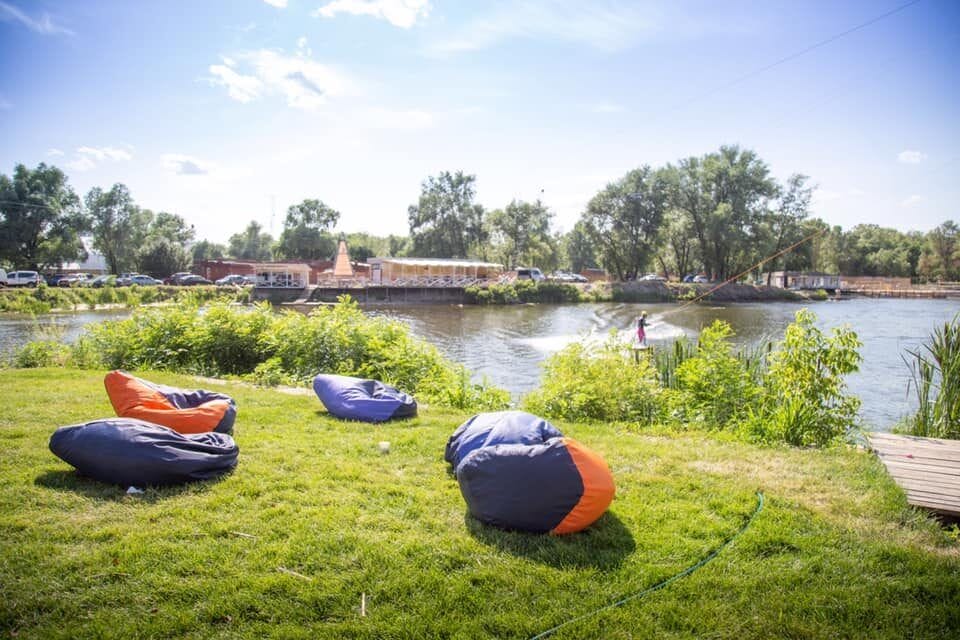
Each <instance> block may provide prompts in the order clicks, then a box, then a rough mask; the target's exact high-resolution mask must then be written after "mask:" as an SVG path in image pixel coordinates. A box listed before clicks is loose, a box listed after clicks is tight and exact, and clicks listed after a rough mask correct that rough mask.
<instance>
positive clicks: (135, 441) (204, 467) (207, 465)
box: [50, 418, 240, 487]
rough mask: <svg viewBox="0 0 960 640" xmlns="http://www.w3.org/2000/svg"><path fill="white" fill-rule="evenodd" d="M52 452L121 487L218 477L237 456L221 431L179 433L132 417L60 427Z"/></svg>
mask: <svg viewBox="0 0 960 640" xmlns="http://www.w3.org/2000/svg"><path fill="white" fill-rule="evenodd" d="M50 450H51V451H52V452H53V453H54V455H56V456H57V457H58V458H60V459H61V460H63V461H64V462H66V463H67V464H70V465H73V466H74V467H76V469H77V472H78V473H80V475H84V476H88V477H90V478H93V479H95V480H100V481H101V482H109V483H111V484H119V485H122V486H125V487H127V486H135V487H144V486H147V485H166V484H181V483H184V482H190V481H192V480H208V479H210V478H216V477H218V476H221V475H223V474H224V473H227V472H228V471H230V470H232V469H233V468H234V467H236V466H237V455H238V454H239V452H240V449H239V448H238V447H237V444H236V443H235V442H234V441H233V438H231V437H230V436H228V435H226V434H224V433H215V432H212V431H210V432H207V433H199V434H182V433H178V432H176V431H174V430H173V429H170V428H168V427H164V426H161V425H158V424H151V423H149V422H144V421H143V420H137V419H135V418H115V419H105V420H95V421H93V422H87V423H86V424H77V425H73V426H69V427H61V428H59V429H57V430H56V431H55V432H54V433H53V435H52V436H51V437H50Z"/></svg>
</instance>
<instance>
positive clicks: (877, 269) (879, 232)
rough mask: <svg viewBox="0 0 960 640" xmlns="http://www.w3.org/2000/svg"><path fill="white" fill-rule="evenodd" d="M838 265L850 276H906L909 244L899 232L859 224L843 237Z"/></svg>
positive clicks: (907, 274) (907, 272)
mask: <svg viewBox="0 0 960 640" xmlns="http://www.w3.org/2000/svg"><path fill="white" fill-rule="evenodd" d="M838 266H839V267H840V272H841V273H844V274H846V275H850V276H887V277H907V276H909V275H910V243H909V241H908V239H907V238H906V236H905V235H904V234H903V233H901V232H900V231H897V230H896V229H889V228H883V227H880V226H879V225H875V224H859V225H857V226H855V227H854V228H853V229H851V230H850V231H848V232H846V233H844V234H843V238H842V242H841V250H840V259H839V265H838Z"/></svg>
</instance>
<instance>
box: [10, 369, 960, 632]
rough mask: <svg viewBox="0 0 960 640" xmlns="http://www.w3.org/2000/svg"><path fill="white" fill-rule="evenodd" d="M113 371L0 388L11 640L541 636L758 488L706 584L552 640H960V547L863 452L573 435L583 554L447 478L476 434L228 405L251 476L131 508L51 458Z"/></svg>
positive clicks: (686, 548)
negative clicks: (481, 517)
mask: <svg viewBox="0 0 960 640" xmlns="http://www.w3.org/2000/svg"><path fill="white" fill-rule="evenodd" d="M103 373H104V372H103V371H80V370H60V369H46V370H30V371H24V370H21V371H13V370H6V371H0V381H2V385H3V388H4V389H5V390H6V391H7V394H6V396H7V400H6V401H5V402H6V409H7V410H5V411H4V412H3V413H2V415H0V437H2V438H3V441H4V443H5V444H4V446H3V448H0V460H2V464H0V480H2V482H0V522H2V523H3V524H2V526H0V553H2V557H4V558H5V559H6V561H5V562H4V563H3V564H2V566H0V584H2V585H3V587H2V589H3V592H4V597H3V598H2V599H0V627H2V628H3V629H4V631H5V632H6V633H7V634H12V635H16V636H17V637H18V638H55V637H68V636H69V637H92V636H97V637H113V638H123V637H133V636H151V637H174V636H183V635H196V636H202V637H208V636H229V637H234V638H260V637H265V636H270V635H273V636H278V635H279V636H296V637H310V638H341V637H369V638H382V637H397V638H403V637H411V638H413V637H417V638H419V637H443V636H460V637H471V638H473V637H530V636H532V635H535V634H537V633H539V632H542V631H544V630H545V629H547V628H550V627H552V626H554V625H556V624H559V623H561V622H563V621H566V620H568V619H570V618H573V617H576V616H579V615H583V614H587V613H589V612H591V611H593V610H595V609H597V608H600V607H602V606H604V605H606V604H608V603H611V602H614V601H617V600H619V599H621V598H623V597H624V596H626V595H629V594H633V593H636V592H639V591H640V590H642V589H644V588H647V587H650V586H652V585H654V584H656V583H657V582H659V581H661V580H663V579H665V578H667V577H669V576H671V575H674V574H676V573H678V572H679V571H681V570H683V569H684V568H686V567H688V566H690V565H691V564H693V563H694V562H696V561H697V560H699V559H701V558H703V557H704V556H705V555H706V554H707V553H709V552H710V551H711V550H713V549H715V548H717V547H718V546H719V545H720V544H721V543H722V542H723V541H724V540H725V539H726V538H727V537H728V536H730V535H731V534H732V533H733V532H735V531H736V530H737V529H738V528H739V527H741V526H742V525H743V523H744V522H745V521H746V518H747V517H748V516H749V515H750V514H751V513H752V512H753V510H754V508H755V506H756V497H755V495H754V492H755V490H756V489H758V488H759V489H762V490H763V491H764V493H765V496H766V504H765V507H764V510H763V511H762V512H761V513H760V514H759V515H758V516H757V517H756V519H755V520H754V522H753V523H752V524H751V526H750V527H749V528H748V529H747V531H746V532H745V533H744V534H743V535H742V536H741V537H739V538H738V539H737V540H736V541H735V542H734V543H733V544H732V545H730V546H729V547H727V548H725V549H724V550H723V551H722V552H721V553H720V555H719V556H718V557H717V558H716V559H715V560H713V561H712V562H711V563H710V564H708V565H706V566H704V567H703V568H702V569H700V570H698V571H696V572H695V573H693V574H692V575H690V576H688V577H685V578H683V579H681V580H678V581H676V582H673V583H671V584H670V585H669V586H667V587H666V588H664V589H662V590H660V591H658V592H657V593H656V594H652V595H651V596H648V597H646V598H643V599H640V600H636V601H633V602H630V603H627V604H626V605H625V606H623V607H621V608H617V609H613V610H610V611H607V612H604V613H602V614H599V615H597V616H595V617H592V618H589V619H587V620H584V621H582V622H579V623H577V624H574V625H571V626H570V627H568V628H566V629H564V630H563V631H562V632H561V633H558V634H557V636H556V637H558V638H580V637H583V638H587V637H606V638H627V637H635V636H636V634H637V630H638V629H642V630H643V632H642V634H641V635H644V636H647V637H669V636H675V635H682V636H711V637H720V638H734V637H736V638H746V639H750V638H758V639H759V638H764V639H765V638H771V637H786V636H791V637H793V636H796V637H806V638H832V637H871V638H899V637H902V635H903V632H904V629H905V628H908V629H909V630H910V635H911V637H915V638H943V637H955V636H956V635H957V634H958V633H960V613H958V610H957V609H956V607H955V602H956V601H957V598H958V597H960V590H958V589H960V587H958V583H957V580H956V576H957V574H958V572H960V547H958V545H957V542H956V540H954V539H951V537H950V536H949V535H948V533H947V532H945V531H944V530H943V529H941V528H939V527H938V526H937V525H936V524H935V523H933V522H932V521H930V520H929V519H928V518H926V517H925V516H924V515H922V514H920V513H919V512H917V511H914V510H913V509H911V508H909V507H907V506H906V503H905V499H904V497H903V495H902V493H901V492H900V491H899V490H898V489H897V488H896V486H895V485H894V484H893V482H892V481H891V480H890V479H889V477H888V476H887V475H886V473H885V472H884V471H883V469H882V467H881V465H880V464H879V462H877V460H876V459H875V458H874V457H873V456H871V455H869V454H866V453H864V452H862V451H858V450H856V449H852V448H837V449H829V450H825V451H812V450H801V449H789V448H759V447H755V446H751V445H747V444H743V443H739V442H731V441H724V440H718V439H715V438H713V437H709V436H707V435H705V434H703V433H700V432H691V433H686V434H683V435H660V434H653V433H642V432H636V431H634V430H631V429H629V428H627V427H625V426H622V425H606V424H604V425H600V424H598V425H586V424H576V423H558V424H557V426H558V427H559V428H560V429H561V430H562V431H563V432H564V433H565V434H567V435H569V436H572V437H574V438H577V439H578V440H580V441H582V442H584V443H585V444H587V445H588V446H590V447H591V448H593V449H595V450H596V451H598V452H599V453H600V454H601V455H603V456H604V457H605V458H606V460H607V462H608V464H609V465H610V468H611V470H612V472H613V475H614V478H615V480H616V483H617V487H618V491H617V498H616V500H615V501H614V503H613V505H612V506H611V508H610V511H609V512H608V513H607V514H606V515H605V516H604V517H603V518H601V520H600V521H599V522H598V523H597V524H596V525H594V526H593V527H591V528H590V529H589V530H587V531H586V532H584V533H581V534H578V535H574V536H569V537H561V538H557V537H548V536H535V535H528V534H520V533H507V532H502V531H498V530H496V529H492V528H489V527H485V526H482V525H480V524H479V523H477V522H476V521H474V520H473V519H472V518H471V517H470V516H469V515H467V514H466V511H465V507H464V502H463V499H462V497H461V496H460V493H459V490H458V488H457V483H456V481H455V480H454V479H453V478H452V477H451V476H450V475H449V474H448V472H447V467H446V465H445V463H444V462H443V447H444V444H445V442H446V439H447V438H448V436H449V435H450V433H452V431H453V430H454V429H455V428H456V426H457V425H458V424H460V423H461V422H462V421H463V420H464V419H465V418H466V417H468V416H467V415H466V414H463V413H457V412H449V411H441V410H437V409H434V408H431V407H427V408H425V409H424V410H423V411H422V413H421V416H420V417H418V418H416V419H414V420H411V421H407V422H402V423H390V424H385V425H382V426H372V425H363V424H356V423H344V422H341V421H339V420H335V419H333V418H331V417H330V416H329V415H328V414H326V413H325V412H324V411H323V410H322V407H321V405H320V403H319V401H317V400H316V399H315V398H310V397H301V396H291V395H288V394H282V393H276V392H273V391H270V390H265V389H254V388H249V387H246V386H241V385H232V384H214V385H211V386H212V388H213V389H214V390H217V391H223V392H226V393H229V394H231V395H232V396H234V397H235V398H236V400H237V402H238V405H239V407H240V410H239V414H238V419H237V425H236V439H237V442H238V444H239V445H240V449H241V454H240V463H239V466H238V467H237V469H236V471H235V472H234V473H233V474H231V475H230V476H228V477H226V478H224V479H223V480H222V481H219V482H203V483H198V484H193V485H190V486H186V487H182V488H179V487H173V488H167V489H148V490H147V492H146V493H145V494H143V495H142V496H129V495H127V494H126V493H125V487H112V486H108V485H103V484H100V483H97V482H94V481H91V480H85V479H82V478H79V477H77V476H76V474H75V473H74V472H73V471H72V470H71V468H70V467H68V466H67V465H66V464H64V463H62V462H61V461H59V460H57V459H56V458H55V457H54V456H53V455H52V454H51V453H50V452H49V450H48V449H47V439H48V438H49V436H50V434H51V433H52V431H53V430H54V429H55V428H56V427H57V426H59V425H64V424H70V423H76V422H82V421H85V420H90V419H94V418H100V417H104V416H108V415H111V414H112V410H111V407H110V405H109V402H108V401H107V399H106V396H105V394H104V393H103V385H102V379H103ZM143 375H147V376H148V377H149V378H150V379H151V380H155V381H157V382H160V383H164V384H173V385H178V386H188V387H190V386H194V385H195V384H196V382H195V381H194V380H192V379H191V378H190V377H187V376H177V375H171V374H165V373H155V372H147V373H144V374H143ZM383 440H386V441H390V442H391V451H390V453H389V454H388V455H381V454H380V453H379V451H378V449H377V443H378V442H379V441H383ZM730 594H737V597H730ZM361 601H363V602H365V607H364V610H363V611H361ZM363 614H365V615H363Z"/></svg>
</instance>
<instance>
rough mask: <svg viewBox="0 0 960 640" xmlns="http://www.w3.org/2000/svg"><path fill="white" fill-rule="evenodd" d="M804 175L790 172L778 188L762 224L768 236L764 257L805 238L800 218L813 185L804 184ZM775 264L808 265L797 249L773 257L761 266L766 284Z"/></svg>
mask: <svg viewBox="0 0 960 640" xmlns="http://www.w3.org/2000/svg"><path fill="white" fill-rule="evenodd" d="M808 179H809V178H807V176H803V175H800V174H796V173H795V174H793V175H792V176H790V177H789V178H788V179H787V184H786V186H785V187H779V186H778V187H777V197H776V200H775V201H774V206H773V207H772V208H771V210H770V211H769V212H768V213H767V215H766V216H765V217H764V220H763V223H762V227H763V230H764V232H765V234H766V236H767V238H768V243H767V244H766V247H765V249H764V253H765V255H767V256H773V255H776V254H778V253H780V252H781V251H783V250H784V249H786V248H787V247H789V246H790V245H792V244H795V243H797V242H799V241H800V240H802V239H803V238H804V235H803V221H804V220H805V219H806V218H807V216H808V215H810V202H811V201H812V199H813V188H812V187H810V186H809V185H808V184H807V180H808ZM777 265H783V267H784V269H791V270H800V269H805V268H808V267H809V266H810V264H809V262H808V260H807V256H805V255H804V254H802V253H799V252H792V251H791V252H789V253H787V254H785V255H783V256H780V257H778V258H774V259H772V260H771V261H770V262H769V263H767V265H766V266H765V267H764V270H765V271H766V272H767V274H768V275H767V285H768V286H769V285H770V277H771V275H770V274H772V272H773V271H776V270H777Z"/></svg>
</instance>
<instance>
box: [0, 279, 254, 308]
mask: <svg viewBox="0 0 960 640" xmlns="http://www.w3.org/2000/svg"><path fill="white" fill-rule="evenodd" d="M219 298H223V299H227V300H230V301H232V302H249V301H250V299H251V291H250V289H249V288H236V287H190V288H189V289H185V288H184V287H173V286H166V285H158V286H151V287H141V286H139V285H131V286H129V287H113V286H105V287H100V288H96V289H94V288H89V287H71V288H60V287H48V286H46V285H43V284H41V285H40V286H39V287H36V288H31V289H7V288H4V289H0V313H27V314H40V313H50V312H51V311H55V310H56V311H79V310H80V309H89V310H94V309H104V308H113V307H117V306H122V307H137V306H140V305H144V304H156V303H163V302H178V301H182V300H194V301H198V302H207V301H210V300H216V299H219Z"/></svg>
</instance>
